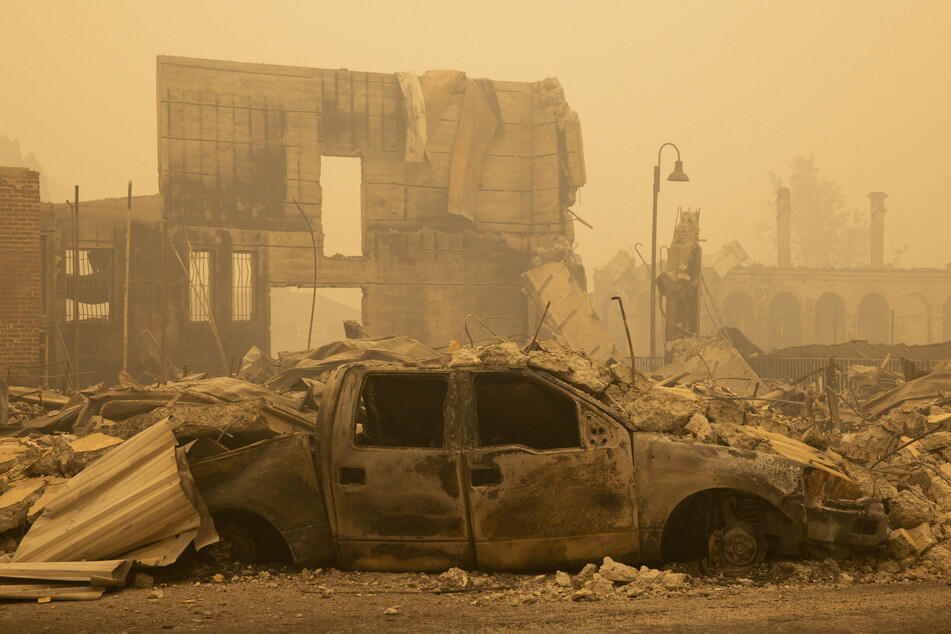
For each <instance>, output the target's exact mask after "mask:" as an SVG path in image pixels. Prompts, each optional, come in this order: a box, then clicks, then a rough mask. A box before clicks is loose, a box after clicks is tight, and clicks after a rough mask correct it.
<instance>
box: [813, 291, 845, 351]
mask: <svg viewBox="0 0 951 634" xmlns="http://www.w3.org/2000/svg"><path fill="white" fill-rule="evenodd" d="M813 333H814V340H815V343H819V344H833V343H839V342H842V341H845V340H846V333H845V302H843V301H842V298H841V297H839V296H838V295H836V294H835V293H825V294H824V295H822V296H821V297H820V298H819V299H818V300H816V309H815V328H814V330H813Z"/></svg>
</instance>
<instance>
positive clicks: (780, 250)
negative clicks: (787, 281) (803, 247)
mask: <svg viewBox="0 0 951 634" xmlns="http://www.w3.org/2000/svg"><path fill="white" fill-rule="evenodd" d="M791 208H792V205H791V203H790V202H789V188H788V187H780V188H779V189H777V190H776V249H777V254H776V264H777V266H779V268H781V269H789V268H792V226H791V224H790V223H791V222H792V220H791V218H790V215H791V214H792V209H791Z"/></svg>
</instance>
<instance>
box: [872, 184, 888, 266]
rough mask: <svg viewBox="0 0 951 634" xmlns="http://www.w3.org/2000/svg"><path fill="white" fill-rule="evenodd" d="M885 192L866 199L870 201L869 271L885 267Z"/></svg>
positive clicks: (876, 193) (873, 194) (886, 195)
mask: <svg viewBox="0 0 951 634" xmlns="http://www.w3.org/2000/svg"><path fill="white" fill-rule="evenodd" d="M886 198H888V194H886V193H885V192H872V193H871V194H869V195H868V199H869V200H870V201H872V207H871V211H870V213H871V222H870V223H869V224H870V233H869V243H868V247H869V257H868V264H869V268H871V269H881V268H884V267H885V199H886Z"/></svg>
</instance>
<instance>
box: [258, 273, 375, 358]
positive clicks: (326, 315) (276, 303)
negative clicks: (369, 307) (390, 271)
mask: <svg viewBox="0 0 951 634" xmlns="http://www.w3.org/2000/svg"><path fill="white" fill-rule="evenodd" d="M313 292H314V290H313V289H312V288H308V287H304V286H285V287H276V286H275V287H271V302H270V303H271V352H272V354H277V353H278V352H284V351H297V350H304V349H306V348H307V328H308V327H309V326H310V305H311V298H312V296H313ZM362 304H363V289H361V288H318V289H317V308H316V310H315V311H314V327H313V334H312V335H311V343H310V345H311V347H312V348H317V347H319V346H322V345H324V344H325V343H330V342H331V341H340V340H342V339H346V338H347V335H346V333H345V332H344V329H343V322H344V321H345V320H348V319H352V320H354V321H356V322H358V323H363V319H362V316H361V315H362V310H361V306H362Z"/></svg>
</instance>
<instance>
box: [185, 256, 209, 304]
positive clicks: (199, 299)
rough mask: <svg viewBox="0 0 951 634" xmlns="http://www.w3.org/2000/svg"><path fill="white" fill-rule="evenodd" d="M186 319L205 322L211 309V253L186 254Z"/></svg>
mask: <svg viewBox="0 0 951 634" xmlns="http://www.w3.org/2000/svg"><path fill="white" fill-rule="evenodd" d="M188 279H189V284H188V319H189V320H191V321H207V320H208V312H209V309H210V308H211V251H192V252H190V253H189V254H188Z"/></svg>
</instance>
